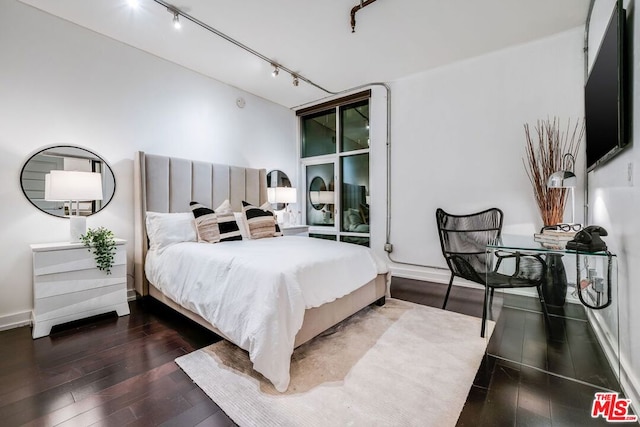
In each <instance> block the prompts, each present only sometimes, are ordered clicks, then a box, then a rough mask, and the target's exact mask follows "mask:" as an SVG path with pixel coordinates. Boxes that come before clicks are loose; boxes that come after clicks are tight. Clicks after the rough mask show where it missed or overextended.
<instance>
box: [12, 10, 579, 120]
mask: <svg viewBox="0 0 640 427" xmlns="http://www.w3.org/2000/svg"><path fill="white" fill-rule="evenodd" d="M20 1H22V2H23V3H26V4H29V5H32V6H34V7H36V8H39V9H42V10H44V11H46V12H49V13H51V14H53V15H56V16H59V17H61V18H63V19H66V20H69V21H71V22H74V23H76V24H78V25H81V26H83V27H86V28H89V29H91V30H93V31H96V32H98V33H101V34H104V35H106V36H108V37H111V38H113V39H116V40H120V41H122V42H124V43H126V44H128V45H131V46H134V47H136V48H139V49H142V50H144V51H147V52H149V53H152V54H154V55H156V56H159V57H161V58H165V59H167V60H169V61H171V62H174V63H177V64H180V65H182V66H184V67H187V68H189V69H192V70H194V71H197V72H199V73H201V74H204V75H206V76H210V77H212V78H214V79H217V80H219V81H222V82H224V83H227V84H229V85H232V86H235V87H238V88H241V89H243V90H246V91H248V92H250V93H253V94H255V95H258V96H260V97H263V98H266V99H268V100H271V101H273V102H275V103H278V104H281V105H283V106H286V107H289V108H292V107H296V106H300V105H302V104H305V103H308V102H311V101H315V100H318V99H321V98H324V97H326V96H327V95H328V93H326V92H323V91H322V90H319V89H317V88H315V87H313V86H311V85H309V84H307V83H306V82H302V81H301V82H300V84H299V86H297V87H294V86H293V84H292V78H291V76H290V75H288V74H287V73H285V72H280V74H279V76H278V77H276V78H273V77H272V76H271V71H272V69H273V67H272V66H271V65H270V64H269V63H267V62H265V61H263V60H262V59H259V58H257V57H255V56H253V55H251V54H249V53H247V52H246V51H244V50H242V49H240V48H238V47H237V46H234V45H233V44H232V43H230V42H228V41H226V40H224V39H222V38H220V37H218V36H216V35H214V34H212V33H210V32H208V31H206V30H204V29H202V28H200V27H198V26H197V25H195V24H193V23H191V22H188V21H187V20H186V19H184V18H183V19H182V23H183V25H182V28H181V29H180V30H176V29H174V28H173V26H172V25H171V24H172V22H171V21H172V14H170V13H169V12H168V11H167V9H166V8H165V7H163V6H161V5H160V4H158V3H157V2H155V1H153V0H138V3H139V5H138V6H137V7H136V8H132V7H131V6H129V4H128V1H127V0H91V1H87V0H55V1H52V0H20ZM175 1H176V3H173V4H174V5H175V7H176V8H178V9H179V10H181V11H183V12H185V13H187V14H189V15H191V16H192V17H194V18H196V19H198V20H199V21H202V22H204V23H206V24H207V25H209V26H211V27H213V28H215V29H217V30H219V31H221V32H223V33H225V34H226V35H228V36H229V37H231V38H233V39H235V40H237V41H239V42H241V43H242V44H244V45H246V46H248V47H250V48H251V49H253V50H255V51H257V52H259V53H261V54H262V55H264V56H266V57H268V58H270V59H272V60H273V61H275V62H277V63H280V64H282V65H283V66H285V67H286V68H289V69H290V70H292V71H294V72H296V73H300V74H301V75H302V76H304V77H306V78H307V79H309V80H311V81H313V82H314V83H316V84H317V85H319V86H321V87H323V88H325V89H328V90H330V91H333V92H338V91H342V90H347V89H349V88H353V87H355V86H359V85H363V84H366V83H370V82H390V81H394V80H397V79H400V78H402V77H405V76H409V75H412V74H416V73H419V72H422V71H424V70H428V69H431V68H434V67H439V66H442V65H445V64H449V63H452V62H455V61H459V60H462V59H465V58H470V57H474V56H478V55H482V54H484V53H487V52H491V51H494V50H498V49H502V48H505V47H508V46H513V45H517V44H520V43H526V42H528V41H531V40H535V39H539V38H542V37H546V36H549V35H552V34H555V33H558V32H562V31H565V30H568V29H572V28H575V27H578V26H583V25H584V23H585V21H586V17H587V12H588V8H589V1H587V0H379V1H376V2H374V3H371V4H370V5H368V6H366V7H365V8H364V9H362V10H360V11H359V12H358V13H357V14H356V21H357V22H356V31H355V33H352V32H351V26H350V11H351V8H352V7H353V6H355V5H357V4H360V3H359V1H358V0H316V1H310V0H269V1H265V0H244V1H239V0H235V1H229V0H224V1H223V0H175Z"/></svg>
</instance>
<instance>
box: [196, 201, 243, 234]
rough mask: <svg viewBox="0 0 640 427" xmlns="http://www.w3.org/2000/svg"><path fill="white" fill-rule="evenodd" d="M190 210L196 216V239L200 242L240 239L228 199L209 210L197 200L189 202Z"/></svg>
mask: <svg viewBox="0 0 640 427" xmlns="http://www.w3.org/2000/svg"><path fill="white" fill-rule="evenodd" d="M189 205H190V206H191V211H192V212H193V216H194V217H195V218H196V227H197V229H198V239H199V241H201V242H209V243H217V242H228V241H232V240H242V233H241V232H240V228H239V227H238V223H236V218H235V215H234V214H233V211H232V210H231V204H230V203H229V200H225V201H224V202H222V204H221V205H220V206H218V207H217V208H216V209H215V210H211V209H209V208H207V207H205V206H203V205H201V204H200V203H198V202H191V203H190V204H189Z"/></svg>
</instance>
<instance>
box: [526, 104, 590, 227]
mask: <svg viewBox="0 0 640 427" xmlns="http://www.w3.org/2000/svg"><path fill="white" fill-rule="evenodd" d="M533 130H534V132H535V135H534V136H533V137H532V133H531V130H530V128H529V124H526V123H525V125H524V133H525V137H526V159H524V158H523V159H522V161H523V163H524V168H525V170H526V172H527V175H528V176H529V181H531V185H532V186H533V194H534V197H535V199H536V203H537V204H538V208H539V209H540V216H541V217H542V222H543V224H544V225H545V226H546V225H555V224H559V223H562V218H563V215H564V205H565V200H566V197H565V196H566V193H567V190H566V189H564V188H548V187H547V181H548V179H549V176H551V174H552V173H554V172H557V171H560V170H570V168H572V167H573V166H574V165H572V164H566V163H565V164H563V156H564V155H565V154H567V153H569V154H571V155H572V156H573V158H574V159H575V158H576V157H577V155H578V149H579V148H580V142H581V141H582V138H583V136H584V121H582V122H581V121H580V120H578V121H577V122H576V124H575V125H574V126H573V127H572V126H571V120H569V121H568V122H567V127H566V129H565V130H564V131H561V130H560V120H559V119H558V118H557V117H554V118H553V120H550V119H546V120H538V122H537V123H536V126H535V127H534V128H533Z"/></svg>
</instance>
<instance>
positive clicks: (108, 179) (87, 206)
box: [20, 146, 116, 217]
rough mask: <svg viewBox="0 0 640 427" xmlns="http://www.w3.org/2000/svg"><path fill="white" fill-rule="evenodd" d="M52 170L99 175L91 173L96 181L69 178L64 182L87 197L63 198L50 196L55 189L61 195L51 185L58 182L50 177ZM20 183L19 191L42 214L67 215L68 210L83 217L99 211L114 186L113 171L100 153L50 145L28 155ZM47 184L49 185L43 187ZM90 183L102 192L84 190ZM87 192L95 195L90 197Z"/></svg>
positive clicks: (107, 199) (71, 175)
mask: <svg viewBox="0 0 640 427" xmlns="http://www.w3.org/2000/svg"><path fill="white" fill-rule="evenodd" d="M52 171H53V174H55V175H60V173H59V172H58V171H65V172H71V171H73V172H85V173H86V172H93V173H95V174H99V175H92V176H93V177H96V178H98V180H97V183H93V182H92V183H87V182H84V181H83V182H79V181H78V180H77V178H75V179H76V181H74V180H73V179H72V180H71V181H69V182H67V185H70V186H72V187H75V188H74V190H75V191H74V192H75V194H80V193H79V192H78V190H79V189H81V190H82V191H84V194H87V196H85V197H82V198H80V197H79V198H73V199H72V200H62V199H63V197H60V196H52V195H54V194H56V191H58V194H64V192H63V193H60V191H59V190H60V188H57V189H56V188H52V186H54V185H57V183H58V182H60V180H51V176H52ZM67 175H68V176H70V177H74V176H75V177H77V176H87V175H88V174H71V173H69V174H67ZM47 177H48V178H47ZM20 184H21V186H22V192H23V193H24V195H25V196H26V198H27V199H28V200H29V201H30V202H31V204H33V205H34V206H35V207H36V208H38V209H40V210H41V211H43V212H45V213H48V214H50V215H53V216H58V217H65V216H68V215H69V214H70V211H71V210H73V211H74V212H73V213H74V214H76V212H77V213H78V214H79V215H82V216H89V215H92V214H94V213H96V212H99V211H100V210H101V209H103V208H104V207H105V206H106V205H107V204H108V203H109V202H110V201H111V199H112V198H113V195H114V193H115V187H116V182H115V178H114V175H113V171H112V170H111V168H110V167H109V165H108V164H107V163H106V162H105V161H104V160H103V159H102V158H101V157H100V156H98V155H96V154H95V153H92V152H91V151H89V150H86V149H84V148H80V147H74V146H56V147H49V148H45V149H43V150H41V151H39V152H37V153H36V154H34V155H33V156H31V157H30V158H29V160H27V162H26V163H25V164H24V166H23V167H22V172H21V173H20ZM47 184H48V185H49V188H46V187H47ZM89 184H92V185H91V186H92V187H93V186H95V185H97V186H98V189H97V190H101V192H100V191H96V189H93V188H92V189H91V190H92V191H90V192H87V191H85V190H86V189H87V187H88V186H89ZM93 184H95V185H93ZM100 187H101V188H100ZM67 191H68V190H67ZM89 194H97V195H94V196H89ZM100 198H101V199H100ZM54 199H55V200H54ZM98 199H100V200H98Z"/></svg>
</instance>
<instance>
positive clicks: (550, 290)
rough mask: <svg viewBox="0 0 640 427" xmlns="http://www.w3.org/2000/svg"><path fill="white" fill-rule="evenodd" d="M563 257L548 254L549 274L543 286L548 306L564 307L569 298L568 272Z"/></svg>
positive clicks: (546, 256) (546, 257) (546, 258)
mask: <svg viewBox="0 0 640 427" xmlns="http://www.w3.org/2000/svg"><path fill="white" fill-rule="evenodd" d="M562 257H563V255H561V254H547V255H545V260H546V263H547V274H546V277H545V281H544V283H543V284H542V292H543V294H544V300H545V301H546V303H547V305H552V306H556V307H562V306H563V305H564V303H565V300H566V298H567V272H566V271H565V269H564V264H563V262H562Z"/></svg>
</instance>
